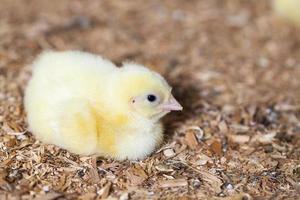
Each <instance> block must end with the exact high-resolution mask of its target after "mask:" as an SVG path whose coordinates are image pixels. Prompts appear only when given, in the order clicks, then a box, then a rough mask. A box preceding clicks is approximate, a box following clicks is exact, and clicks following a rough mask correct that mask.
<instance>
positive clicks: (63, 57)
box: [25, 51, 117, 154]
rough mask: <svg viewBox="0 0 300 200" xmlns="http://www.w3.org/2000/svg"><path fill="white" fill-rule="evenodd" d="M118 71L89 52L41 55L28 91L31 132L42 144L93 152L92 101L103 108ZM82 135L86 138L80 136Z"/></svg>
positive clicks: (94, 145) (93, 124) (82, 152)
mask: <svg viewBox="0 0 300 200" xmlns="http://www.w3.org/2000/svg"><path fill="white" fill-rule="evenodd" d="M116 69H117V68H116V67H115V65H114V64H113V63H111V62H110V61H108V60H105V59H103V58H101V57H100V56H96V55H91V54H88V53H83V52H76V51H67V52H45V53H42V54H41V55H40V56H39V57H38V59H37V60H36V61H35V62H34V64H33V76H32V78H31V80H30V81H29V83H28V86H27V89H26V92H25V93H26V95H25V109H26V112H27V119H28V123H29V125H30V127H29V129H30V130H31V131H32V132H33V133H34V134H35V136H36V137H37V138H38V139H40V140H42V141H43V142H46V143H52V144H56V145H59V146H61V147H63V148H67V149H71V150H72V151H73V152H75V153H80V154H91V153H93V152H94V151H95V148H97V147H96V145H97V144H96V138H95V137H96V135H95V133H96V132H97V130H96V128H97V124H96V121H95V120H96V119H95V116H94V115H93V114H94V112H93V109H92V107H91V103H90V102H95V101H97V104H98V105H101V100H103V99H105V97H103V96H101V95H102V94H105V90H107V85H106V83H107V82H108V80H109V79H110V77H111V75H112V74H113V73H114V72H115V70H116ZM104 112H105V111H104ZM98 120H99V117H98ZM80 130H81V132H80ZM82 132H83V133H85V135H84V136H83V135H79V133H82ZM77 133H78V134H77ZM106 140H108V141H109V138H107V139H106ZM82 144H88V145H84V146H83V145H82ZM79 147H80V148H79Z"/></svg>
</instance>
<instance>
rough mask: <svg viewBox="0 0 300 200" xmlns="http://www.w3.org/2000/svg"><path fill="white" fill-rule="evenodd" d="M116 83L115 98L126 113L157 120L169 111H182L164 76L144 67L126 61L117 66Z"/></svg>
mask: <svg viewBox="0 0 300 200" xmlns="http://www.w3.org/2000/svg"><path fill="white" fill-rule="evenodd" d="M117 82H118V83H117V85H115V91H114V94H115V95H117V96H116V97H115V99H117V101H118V104H119V105H122V106H121V107H122V108H124V109H125V112H129V113H133V114H135V115H139V116H142V117H144V118H147V119H150V120H159V119H160V118H161V117H163V116H164V115H165V114H167V113H169V112H170V111H173V110H182V106H181V105H180V104H179V103H178V102H177V101H176V99H175V98H174V97H173V95H172V94H171V89H172V88H171V87H170V86H169V85H168V83H167V82H166V81H165V79H164V78H163V77H162V76H161V75H159V74H158V73H156V72H153V71H150V70H149V69H147V68H145V67H143V66H140V65H137V64H125V65H124V66H123V67H122V68H120V73H119V76H118V80H117Z"/></svg>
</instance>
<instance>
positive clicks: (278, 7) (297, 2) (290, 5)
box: [274, 0, 300, 26]
mask: <svg viewBox="0 0 300 200" xmlns="http://www.w3.org/2000/svg"><path fill="white" fill-rule="evenodd" d="M274 9H275V12H277V13H278V14H279V15H280V16H281V17H283V18H284V19H286V20H287V21H289V22H291V23H294V24H296V25H299V26H300V12H299V10H300V0H274Z"/></svg>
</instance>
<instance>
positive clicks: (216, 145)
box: [210, 140, 222, 156]
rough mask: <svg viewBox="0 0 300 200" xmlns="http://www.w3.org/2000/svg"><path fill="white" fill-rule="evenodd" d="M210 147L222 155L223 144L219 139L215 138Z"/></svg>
mask: <svg viewBox="0 0 300 200" xmlns="http://www.w3.org/2000/svg"><path fill="white" fill-rule="evenodd" d="M210 149H211V150H212V151H213V153H215V154H216V155H218V156H220V155H221V154H222V144H221V142H220V141H218V140H214V141H213V142H212V143H211V145H210Z"/></svg>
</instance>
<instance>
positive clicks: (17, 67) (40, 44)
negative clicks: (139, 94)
mask: <svg viewBox="0 0 300 200" xmlns="http://www.w3.org/2000/svg"><path fill="white" fill-rule="evenodd" d="M278 1H281V2H283V1H282V0H278ZM285 2H290V3H291V4H289V3H287V4H289V5H287V4H278V5H277V7H276V12H275V11H274V9H273V6H272V5H273V1H271V0H265V1H260V0H206V1H205V0H189V1H186V0H173V1H161V0H151V1H143V0H134V1H122V0H114V1H111V0H85V1H83V0H72V1H71V0H64V1H61V0H51V1H47V0H23V1H20V0H1V1H0V3H1V4H0V125H1V126H2V127H1V128H0V133H1V141H2V142H3V146H4V147H5V148H6V150H3V152H2V154H3V155H6V156H8V157H10V156H11V159H12V160H11V161H9V162H8V161H7V163H8V164H7V165H5V166H4V165H3V166H2V170H3V171H5V173H7V174H5V175H4V176H3V177H13V178H10V179H7V178H6V179H3V181H4V183H5V184H6V182H8V185H10V188H8V189H7V188H6V189H4V191H6V192H7V191H10V192H11V191H14V190H17V191H19V192H20V191H22V192H23V193H24V194H39V193H40V192H41V191H42V193H43V192H44V193H47V192H45V191H46V190H44V188H43V187H44V186H45V185H46V186H48V191H49V190H50V191H52V190H55V191H59V192H62V193H63V192H65V191H68V192H69V193H71V192H70V191H76V192H78V193H79V194H83V193H84V192H86V190H88V189H86V188H85V189H83V187H78V188H76V187H75V186H74V185H70V186H66V187H65V188H64V189H61V188H58V189H57V187H56V186H55V185H56V183H57V180H58V179H59V178H60V177H61V176H63V175H62V174H63V172H57V173H58V174H57V175H56V176H55V175H54V176H50V175H49V176H48V175H46V174H43V175H41V174H40V177H43V180H44V179H45V180H47V183H45V182H43V181H37V182H35V184H33V185H30V186H29V183H28V184H27V186H28V187H29V188H27V189H24V188H23V189H22V187H23V186H24V185H26V180H25V179H24V178H22V176H21V177H14V174H13V172H12V171H11V169H23V168H22V167H24V166H23V165H22V166H21V163H22V162H21V161H20V160H15V159H14V156H15V155H18V154H21V155H28V156H29V157H30V156H31V155H32V151H38V152H39V151H40V148H41V147H40V144H37V143H35V141H34V139H33V138H32V137H31V135H30V134H28V135H27V133H26V138H25V139H24V140H22V141H21V140H19V139H16V136H9V137H8V136H5V134H6V133H7V132H9V131H12V132H22V131H24V130H25V129H26V123H25V114H24V111H23V106H22V96H23V90H24V87H25V85H26V82H27V81H28V79H29V78H30V73H31V69H30V63H31V61H32V60H33V59H34V58H35V56H36V55H37V54H39V53H40V52H41V51H43V50H45V49H54V50H70V49H76V50H84V51H89V52H93V53H96V54H101V55H103V56H104V57H106V58H108V59H111V60H112V61H113V62H115V63H116V64H118V65H121V63H122V62H123V61H126V60H133V61H136V62H139V63H142V64H144V65H146V66H148V67H150V68H152V69H154V70H156V71H158V72H160V73H162V74H163V75H164V76H165V77H166V78H167V79H168V81H169V82H170V83H171V85H173V88H174V91H175V96H177V97H178V98H179V101H180V102H181V103H182V104H183V105H184V108H185V109H184V112H183V113H181V114H174V115H172V116H170V117H168V118H167V119H166V124H167V128H166V132H167V140H166V145H170V144H173V146H172V148H173V147H174V151H175V152H178V151H179V150H178V149H180V148H181V147H182V146H183V147H184V145H185V148H186V147H187V146H188V148H187V150H182V149H180V151H181V152H184V153H186V154H185V158H184V159H187V160H188V162H190V163H193V162H194V161H195V162H196V160H197V159H199V158H198V157H197V155H202V154H203V153H205V155H208V157H210V156H213V155H215V153H216V152H217V156H216V158H215V159H216V160H214V161H212V163H210V164H209V165H207V166H206V165H203V167H202V168H203V169H202V168H201V169H202V170H204V169H207V170H211V169H212V168H213V167H215V168H222V169H223V170H225V164H226V162H225V161H226V159H227V160H230V159H231V158H232V155H235V156H236V157H235V162H236V163H234V164H232V165H228V166H227V167H228V168H226V170H228V171H226V170H225V171H224V172H222V173H225V172H226V173H229V174H230V175H228V176H227V179H226V178H224V177H225V175H220V174H222V173H221V172H220V173H219V174H218V176H217V177H218V178H220V179H218V178H216V179H213V180H212V182H207V179H205V178H203V177H202V176H203V174H202V175H201V176H200V177H199V180H198V179H197V180H198V181H199V184H200V185H201V187H200V185H198V186H199V187H200V189H199V187H198V186H197V180H196V179H195V177H197V176H198V175H193V173H195V171H194V172H190V171H189V170H188V169H186V168H185V167H182V166H181V168H180V169H179V168H178V169H177V171H176V172H174V174H173V176H174V177H175V178H176V177H180V176H183V177H185V178H186V177H187V178H188V180H189V186H190V187H189V188H188V189H184V190H179V191H180V192H178V191H177V190H172V191H168V190H167V189H160V188H159V187H156V186H155V183H156V182H157V180H160V179H165V178H166V176H162V175H161V174H160V173H159V172H157V171H155V170H157V169H156V168H155V167H153V166H155V163H156V164H157V163H163V160H164V158H165V157H164V156H165V155H161V154H157V155H155V156H154V157H153V158H149V160H146V161H145V163H142V164H141V166H142V168H143V169H144V170H145V171H147V170H148V171H147V174H148V175H149V176H152V179H151V178H149V179H147V180H150V181H148V182H147V181H146V183H145V182H143V181H144V180H142V182H143V184H144V185H142V186H141V183H140V182H138V183H133V185H134V186H135V187H138V188H139V189H141V188H142V190H141V191H142V192H138V190H136V191H135V192H136V193H135V195H136V196H135V197H140V198H142V197H144V196H143V195H146V196H147V195H150V196H151V195H152V197H155V196H156V195H157V196H156V197H157V198H158V197H159V196H160V195H161V196H163V195H165V194H168V195H170V194H173V195H175V196H176V194H177V195H178V194H180V196H184V195H188V196H190V197H191V196H193V195H196V196H197V195H198V196H197V197H198V198H200V197H203V195H204V196H205V195H210V196H222V195H223V196H230V195H231V194H238V193H240V192H247V193H249V194H251V195H254V196H255V195H256V197H264V196H265V195H267V196H269V197H271V196H272V195H273V193H274V194H277V196H278V195H279V197H280V195H281V197H282V198H283V197H287V196H290V197H292V198H293V197H295V198H296V196H297V193H296V192H295V191H297V190H299V186H297V187H298V189H297V187H296V186H295V185H293V184H296V183H297V182H299V181H300V173H299V172H300V168H299V166H300V163H299V157H300V141H299V133H300V92H299V88H300V23H299V18H300V16H297V14H296V12H295V9H294V8H298V10H300V7H299V1H298V0H287V1H285ZM297 2H298V3H297ZM285 10H287V11H288V12H287V13H291V14H292V15H293V16H292V17H289V16H286V15H285V13H286V12H285ZM190 126H193V127H194V126H200V127H201V129H203V131H204V135H205V138H206V139H205V140H203V141H202V140H201V141H202V143H201V142H199V143H201V145H200V147H201V148H200V147H199V146H197V145H198V143H197V142H196V144H195V142H194V143H193V142H192V143H191V141H190V140H191V138H189V137H188V138H186V135H185V133H186V132H185V131H186V130H187V129H188V127H190ZM193 130H194V129H193ZM196 130H198V132H199V130H200V129H196ZM270 131H271V133H273V132H272V131H275V132H276V133H277V134H275V135H272V134H271V135H268V134H270ZM224 132H225V133H230V134H238V135H242V137H237V138H234V139H232V137H231V140H232V143H233V144H234V145H233V146H230V144H229V143H227V141H228V140H230V137H229V136H228V138H229V139H228V138H227V136H224ZM202 133H203V132H202ZM193 134H194V133H193ZM193 134H192V135H193ZM195 134H196V133H195ZM198 134H199V133H198ZM264 134H266V135H267V136H268V138H269V140H267V139H266V140H267V142H266V141H264V142H266V143H264V145H263V146H261V145H258V146H255V144H257V140H254V142H253V143H251V142H250V143H247V145H245V144H244V143H245V142H243V141H246V142H248V141H250V139H249V138H255V137H256V139H257V138H260V137H262V135H264ZM275 136H276V138H277V139H275ZM7 137H8V138H7ZM199 137H200V136H199ZM270 137H271V139H270ZM198 139H199V138H198ZM200 139H201V138H200ZM273 139H274V140H275V141H276V145H277V146H276V145H275V144H273V143H271V141H273ZM11 140H13V141H14V142H13V143H11V142H10V141H11ZM24 141H27V145H25V146H24V147H25V148H24V149H23V150H22V151H18V150H16V149H15V147H16V146H19V145H20V144H21V143H22V142H24ZM251 141H253V140H252V139H251ZM260 142H261V141H260ZM33 143H35V145H33V146H32V144H33ZM175 144H176V145H177V146H176V145H175ZM193 144H194V145H196V147H197V148H196V147H195V148H193ZM212 144H213V146H211V145H212ZM258 144H260V143H259V142H258ZM174 145H175V146H174ZM191 146H192V147H191ZM278 146H279V147H282V148H281V149H280V148H279V147H278ZM209 147H213V149H210V148H209ZM221 147H223V150H222V152H223V153H220V152H221V150H220V149H221ZM225 147H226V148H227V149H226V148H225ZM202 148H204V149H205V151H204V150H203V149H202ZM206 148H207V149H206ZM214 148H217V150H216V149H214ZM7 149H11V150H10V152H7ZM183 149H184V148H183ZM218 149H219V150H218ZM224 149H225V150H224ZM232 149H233V150H234V154H233V153H232V152H230V151H229V150H232ZM255 149H256V150H257V151H255ZM206 150H207V151H206ZM252 150H253V152H254V153H253V155H252V156H254V157H255V156H256V157H255V162H254V161H253V160H251V161H249V160H247V159H248V157H249V156H248V155H249V152H252ZM227 151H228V152H227ZM207 152H212V153H207ZM218 152H219V153H218ZM226 152H227V153H226ZM255 152H256V153H255ZM273 153H274V154H275V153H276V155H277V157H276V156H275V157H276V158H273V157H272V158H271V154H272V155H273ZM62 154H63V155H65V152H64V153H62ZM251 154H252V153H251ZM49 155H50V154H49ZM220 155H223V156H224V157H223V158H225V157H226V156H225V155H227V156H228V157H226V159H225V161H224V159H223V161H224V162H225V164H224V162H223V163H221V164H220V162H221V161H220V160H218V159H221V157H220ZM278 155H280V156H284V158H283V157H281V158H282V159H284V163H285V164H282V163H280V162H279V161H278V159H279V157H280V156H278ZM51 156H52V154H51ZM51 156H50V157H51ZM68 156H69V157H70V155H68ZM68 156H67V157H68ZM218 156H219V157H218ZM233 157H234V156H233ZM246 158H247V159H246ZM252 158H253V157H252ZM252 158H250V157H249V159H252ZM2 159H4V157H3V158H2ZM55 159H56V160H59V159H60V157H57V155H56V157H55ZM69 159H71V160H73V162H79V163H80V162H83V161H80V160H79V159H78V157H72V156H71V157H70V158H69ZM151 159H153V160H155V161H153V160H151ZM181 159H183V158H181ZM245 159H246V160H245ZM268 159H270V160H268ZM272 159H273V160H272ZM42 160H43V159H42ZM42 160H39V161H36V162H37V163H36V165H37V164H41V162H42ZM45 160H47V159H45ZM23 161H24V160H23ZM275 161H276V163H277V164H274V162H275ZM2 162H4V161H3V160H2ZM45 162H46V163H47V162H50V163H51V161H45ZM61 162H62V163H64V164H66V163H65V162H66V161H65V160H62V161H61ZM111 162H112V161H102V164H103V166H104V164H105V163H106V164H107V163H111ZM197 162H198V161H197ZM264 162H265V163H264ZM282 162H283V161H282ZM5 163H6V162H5ZM149 163H152V164H151V166H150V167H148V168H147V167H145V166H148V164H149ZM253 163H255V165H254V164H253ZM258 163H259V167H257V165H258ZM48 164H49V163H48ZM102 164H101V167H103V166H102ZM169 164H170V163H169ZM223 164H224V165H223ZM39 166H40V165H39ZM47 166H48V165H47ZM118 166H119V165H118ZM121 166H122V167H121V168H118V167H115V165H114V167H115V168H114V170H116V171H113V170H112V172H113V173H114V174H117V173H120V174H121V175H120V177H122V179H117V178H116V180H115V179H114V181H112V182H113V184H112V185H110V186H109V188H110V187H112V188H113V189H112V191H113V192H114V195H117V196H118V195H119V194H120V191H123V190H126V188H127V187H126V186H124V185H122V184H121V182H122V180H123V179H124V180H126V177H127V175H126V173H125V174H124V173H123V172H121V171H122V170H125V171H126V170H127V169H130V170H131V168H130V166H131V165H129V164H128V163H126V162H125V164H124V163H123V164H122V165H121ZM172 166H173V165H172ZM237 166H238V167H237ZM240 166H243V168H242V169H240ZM270 166H271V167H270ZM205 167H207V168H205ZM251 167H252V168H251ZM145 168H147V170H146V169H145ZM250 168H251V169H252V170H250ZM275 168H276V170H278V171H276V170H275ZM151 169H153V170H154V174H152V172H151ZM271 169H272V170H275V172H276V173H275V175H276V176H275V175H274V174H273V175H272V174H271V172H274V171H268V170H271ZM23 170H24V169H23ZM51 170H53V171H56V168H54V167H50V169H49V171H51ZM107 170H108V171H109V170H110V169H108V168H107ZM118 170H119V171H118ZM295 170H296V171H295ZM297 170H298V171H297ZM29 171H30V170H29ZM266 171H268V173H267V175H262V174H263V172H266ZM23 172H24V173H25V172H26V173H29V174H31V175H30V177H35V176H36V174H39V173H42V172H36V171H30V172H28V171H26V170H25V171H22V173H23ZM277 172H278V173H277ZM3 173H4V172H3ZM20 173H21V172H20ZM53 173H54V172H53ZM74 173H75V172H74ZM74 173H73V174H72V176H74V177H75V178H76V177H77V176H78V174H77V173H76V174H74ZM161 173H162V172H161ZM166 173H168V172H166ZM172 173H173V172H172ZM49 174H50V173H49ZM54 174H55V173H54ZM241 174H243V175H244V176H245V177H248V179H247V180H244V179H242V177H243V176H242V175H241ZM106 175H107V174H105V173H104V174H101V175H99V176H100V177H101V178H102V179H103V180H104V179H105V180H109V181H111V179H110V178H111V177H110V178H107V177H106ZM44 176H47V178H46V177H44ZM1 177H2V176H1ZM24 177H26V176H25V175H24ZM74 177H73V178H74ZM105 177H106V178H105ZM201 177H202V178H201ZM221 177H223V179H222V181H221V182H218V180H221ZM228 177H230V178H228ZM261 177H265V178H261ZM274 177H275V178H274ZM127 178H128V177H127ZM210 178H211V177H210ZM288 178H290V179H288ZM32 179H33V178H32ZM102 179H101V180H102ZM128 179H129V180H131V179H132V177H129V178H128ZM28 180H29V179H28ZM30 180H31V179H30ZM34 180H36V179H34ZM70 180H72V178H71V179H70ZM80 180H81V179H80ZM124 180H123V181H124ZM291 180H292V181H291ZM22 181H23V182H22ZM24 181H25V182H24ZM81 181H82V180H81ZM118 181H121V182H118ZM195 181H196V182H195ZM230 181H231V184H232V185H234V184H238V183H239V184H240V186H239V189H237V190H234V192H233V193H229V192H228V188H226V187H227V186H228V185H225V186H222V188H221V185H222V184H225V183H226V182H230ZM242 181H244V182H242ZM264 181H265V182H264ZM4 183H2V182H1V184H4ZM207 183H208V184H207ZM212 183H216V184H217V185H214V186H211V184H212ZM22 184H23V186H22ZM74 184H75V183H74ZM76 184H78V182H77V183H76ZM76 184H75V185H76ZM82 184H87V185H89V186H90V187H92V186H91V185H92V184H91V183H89V182H86V181H83V183H82ZM99 184H100V185H98V186H99V187H100V186H101V187H102V186H103V185H105V181H104V182H103V181H102V182H101V183H99ZM202 184H203V185H202ZM243 184H245V186H244V185H243ZM247 184H248V186H247ZM268 184H269V185H268ZM137 185H139V186H137ZM241 185H243V187H242V186H241ZM98 186H97V187H98ZM1 187H2V186H1ZM7 187H8V186H7ZM24 187H25V186H24ZM101 187H100V188H101ZM232 187H234V188H236V187H235V186H232ZM20 188H21V189H20ZM49 188H50V189H49ZM53 188H54V189H53ZM55 188H56V189H55ZM66 188H67V189H66ZM224 188H225V189H224ZM98 189H99V188H98ZM127 189H128V188H127ZM95 190H96V189H95ZM29 191H31V192H29ZM22 192H21V193H22ZM118 192H119V193H118ZM147 192H148V193H147ZM21 193H20V194H21ZM23 193H22V194H23ZM108 194H109V193H108ZM108 194H107V195H108ZM130 194H131V195H132V196H134V195H133V194H132V193H130ZM220 194H222V195H220ZM148 197H149V196H148ZM177 197H178V196H177ZM194 197H195V196H194ZM273 197H274V196H273ZM241 198H242V197H241Z"/></svg>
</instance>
